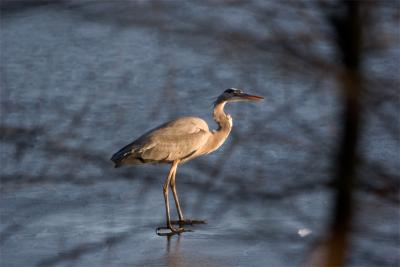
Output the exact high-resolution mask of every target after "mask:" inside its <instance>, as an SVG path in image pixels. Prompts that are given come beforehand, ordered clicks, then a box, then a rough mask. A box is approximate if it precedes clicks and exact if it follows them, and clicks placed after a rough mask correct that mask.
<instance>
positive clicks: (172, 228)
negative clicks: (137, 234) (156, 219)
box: [156, 161, 185, 235]
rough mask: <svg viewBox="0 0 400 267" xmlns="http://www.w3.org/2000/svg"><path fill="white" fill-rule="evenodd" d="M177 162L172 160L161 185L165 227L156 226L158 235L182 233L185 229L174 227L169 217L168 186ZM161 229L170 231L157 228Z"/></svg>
mask: <svg viewBox="0 0 400 267" xmlns="http://www.w3.org/2000/svg"><path fill="white" fill-rule="evenodd" d="M178 163H179V161H174V162H173V163H172V166H171V169H170V170H169V173H168V176H167V179H166V180H165V183H164V186H163V193H164V201H165V212H166V221H167V227H159V228H157V231H156V232H157V234H158V235H172V234H179V233H182V232H184V231H185V229H183V228H181V227H180V228H178V229H175V228H174V227H172V224H171V219H170V208H169V198H168V188H169V184H170V182H171V179H172V175H173V173H174V171H176V167H177V166H178ZM161 229H169V230H170V231H171V232H170V233H160V232H159V230H161Z"/></svg>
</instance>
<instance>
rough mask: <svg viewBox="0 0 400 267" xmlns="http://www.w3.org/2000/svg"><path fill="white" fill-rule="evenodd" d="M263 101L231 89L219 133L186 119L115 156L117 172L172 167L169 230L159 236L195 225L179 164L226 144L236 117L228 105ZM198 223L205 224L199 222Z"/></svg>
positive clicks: (219, 110) (219, 104) (218, 106)
mask: <svg viewBox="0 0 400 267" xmlns="http://www.w3.org/2000/svg"><path fill="white" fill-rule="evenodd" d="M261 99H263V97H261V96H255V95H249V94H245V93H243V91H242V90H239V89H235V88H230V89H227V90H225V91H224V92H223V93H222V94H221V95H220V96H219V97H218V98H217V100H216V101H215V103H214V120H215V121H216V122H217V124H218V129H217V130H212V131H210V130H209V129H208V125H207V123H206V122H205V121H204V120H202V119H200V118H197V117H182V118H179V119H176V120H173V121H170V122H167V123H165V124H163V125H161V126H158V127H157V128H154V129H152V130H150V131H148V132H147V133H145V134H144V135H142V136H141V137H139V138H138V139H136V140H135V141H133V142H132V143H130V144H129V145H127V146H125V147H123V148H122V149H121V150H119V151H118V152H117V153H115V154H114V155H113V156H112V158H111V160H112V161H113V162H114V163H115V167H116V168H117V167H119V166H122V165H127V164H133V165H137V164H145V163H168V164H171V168H170V170H169V173H168V176H167V178H166V180H165V183H164V186H163V193H164V200H165V210H166V220H167V226H166V227H159V228H157V230H156V232H157V234H158V235H171V234H178V233H182V232H185V231H186V230H185V229H184V228H183V227H182V226H183V225H186V224H192V223H195V222H194V221H192V220H185V219H184V217H183V214H182V210H181V207H180V204H179V199H178V194H177V192H176V183H175V175H176V169H177V167H178V164H180V163H184V162H186V161H188V160H191V159H193V158H196V157H199V156H201V155H204V154H208V153H211V152H213V151H215V150H216V149H218V148H219V147H220V146H221V145H222V144H223V143H224V142H225V140H226V138H227V137H228V135H229V133H230V131H231V129H232V117H231V116H230V115H229V114H225V112H224V106H225V104H226V103H227V102H237V101H243V100H252V101H257V100H261ZM169 186H170V187H171V190H172V193H173V196H174V200H175V205H176V209H177V211H178V217H179V221H176V222H171V219H170V208H169V198H168V187H169ZM173 223H174V224H175V223H177V224H179V228H175V227H173V226H172V224H173ZM197 223H204V222H203V221H197ZM160 230H168V232H163V231H162V232H160ZM169 231H170V232H169Z"/></svg>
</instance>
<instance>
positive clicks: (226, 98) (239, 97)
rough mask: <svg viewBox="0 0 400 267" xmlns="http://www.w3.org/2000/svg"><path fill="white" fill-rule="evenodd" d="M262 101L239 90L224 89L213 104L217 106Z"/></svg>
mask: <svg viewBox="0 0 400 267" xmlns="http://www.w3.org/2000/svg"><path fill="white" fill-rule="evenodd" d="M262 99H264V98H263V97H261V96H256V95H249V94H246V93H244V92H243V91H242V90H240V89H236V88H229V89H226V90H225V91H224V92H223V93H222V94H221V95H220V96H219V97H218V98H217V101H215V104H216V105H217V104H219V103H222V102H238V101H260V100H262Z"/></svg>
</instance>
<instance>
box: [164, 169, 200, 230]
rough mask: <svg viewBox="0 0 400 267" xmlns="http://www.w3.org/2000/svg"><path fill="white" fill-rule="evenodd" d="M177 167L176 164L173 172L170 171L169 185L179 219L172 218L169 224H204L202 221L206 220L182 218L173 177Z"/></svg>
mask: <svg viewBox="0 0 400 267" xmlns="http://www.w3.org/2000/svg"><path fill="white" fill-rule="evenodd" d="M177 168H178V165H177V166H176V168H175V170H174V172H173V173H172V177H171V181H170V186H171V190H172V193H173V195H174V200H175V205H176V209H177V211H178V216H179V220H178V221H175V220H172V221H171V224H179V226H180V227H182V226H183V225H193V224H204V223H206V221H204V220H190V219H189V220H185V219H184V218H183V214H182V209H181V205H180V204H179V198H178V193H177V192H176V180H175V177H176V170H177Z"/></svg>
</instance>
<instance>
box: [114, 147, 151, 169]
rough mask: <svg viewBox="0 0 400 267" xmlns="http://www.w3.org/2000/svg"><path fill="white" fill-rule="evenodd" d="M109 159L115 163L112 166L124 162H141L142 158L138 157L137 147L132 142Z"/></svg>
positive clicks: (142, 161) (116, 166)
mask: <svg viewBox="0 0 400 267" xmlns="http://www.w3.org/2000/svg"><path fill="white" fill-rule="evenodd" d="M111 160H112V161H113V162H114V163H115V165H114V168H118V167H121V166H122V165H125V164H143V163H144V160H143V159H142V158H141V157H140V153H139V151H138V147H137V146H136V145H134V144H129V145H127V146H125V147H123V148H122V149H121V150H119V151H118V152H117V153H115V154H114V155H113V156H112V157H111Z"/></svg>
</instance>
